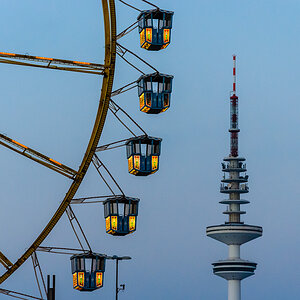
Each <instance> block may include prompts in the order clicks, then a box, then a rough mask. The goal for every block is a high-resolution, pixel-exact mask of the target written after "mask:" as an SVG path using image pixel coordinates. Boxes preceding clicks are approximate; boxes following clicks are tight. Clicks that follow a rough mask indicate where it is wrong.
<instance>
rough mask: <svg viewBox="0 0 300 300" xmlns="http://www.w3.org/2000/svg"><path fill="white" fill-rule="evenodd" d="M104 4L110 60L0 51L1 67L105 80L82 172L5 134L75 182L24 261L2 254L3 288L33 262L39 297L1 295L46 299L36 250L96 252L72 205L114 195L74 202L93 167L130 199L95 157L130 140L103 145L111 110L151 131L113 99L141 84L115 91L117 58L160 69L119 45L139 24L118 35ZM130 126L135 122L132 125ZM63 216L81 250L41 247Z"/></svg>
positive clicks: (21, 150) (0, 141)
mask: <svg viewBox="0 0 300 300" xmlns="http://www.w3.org/2000/svg"><path fill="white" fill-rule="evenodd" d="M101 1H102V9H103V16H104V32H105V58H104V63H103V64H98V63H90V62H81V61H75V60H65V59H56V58H48V57H42V56H32V55H26V54H15V53H7V52H0V64H1V63H3V64H10V65H17V66H25V67H35V68H43V69H51V70H62V71H69V72H77V73H85V74H95V75H100V76H103V81H102V87H101V96H100V101H99V106H98V110H97V115H96V119H95V122H94V127H93V130H92V133H91V136H90V140H89V143H88V145H87V148H86V151H85V154H84V156H83V158H82V161H81V164H80V167H79V168H78V170H73V169H72V168H70V167H68V166H67V165H65V164H63V163H61V162H59V161H57V160H55V159H53V158H50V157H48V156H47V155H44V154H42V153H40V152H39V151H37V150H35V149H33V148H31V147H29V146H27V145H24V144H23V141H22V142H20V141H16V140H14V139H12V138H11V137H8V136H6V135H5V134H1V133H0V145H1V146H4V147H6V148H7V149H9V150H12V151H14V152H16V153H18V154H20V155H22V156H24V157H26V158H28V159H30V160H32V161H34V162H36V163H39V164H41V165H43V166H45V167H47V168H49V169H51V170H53V171H55V172H57V173H59V174H61V175H64V176H65V177H67V178H69V179H70V180H71V185H70V187H69V190H68V191H67V193H66V195H65V197H64V199H63V201H62V202H61V204H60V205H59V207H58V208H57V210H56V212H55V213H54V215H53V216H52V218H51V219H50V221H49V222H48V224H47V225H46V226H45V228H43V230H42V231H41V233H40V234H39V235H38V237H37V238H36V239H35V241H34V242H33V243H32V244H31V245H30V246H29V247H28V248H27V250H26V251H25V252H24V253H23V254H22V255H21V256H20V257H19V259H18V260H16V261H15V262H11V261H10V260H9V258H7V257H6V256H5V254H4V253H2V252H1V251H0V263H1V264H2V265H3V266H4V267H5V268H6V271H5V272H4V273H3V274H2V275H1V274H0V284H2V283H3V282H5V281H6V280H7V279H8V278H9V277H10V276H11V275H12V274H13V273H14V272H15V271H16V270H18V269H19V268H20V267H21V266H22V265H23V264H24V263H25V262H26V261H27V260H28V259H29V258H31V260H32V264H33V270H34V275H35V278H36V281H37V287H38V290H39V294H40V296H39V297H36V296H30V295H27V294H24V293H19V292H15V291H9V290H6V289H0V293H1V294H3V295H7V296H10V297H13V298H17V299H24V300H29V299H40V300H43V299H44V298H43V294H45V295H46V297H47V290H46V287H45V280H44V277H43V274H42V268H41V265H40V263H39V260H38V256H37V251H40V252H46V253H54V254H67V255H74V252H75V254H76V253H77V254H78V253H91V252H92V247H91V244H90V243H89V241H88V239H87V237H86V235H85V233H84V231H83V228H82V226H81V224H80V223H79V220H78V218H77V216H76V215H75V212H74V210H73V209H72V207H71V205H75V204H93V203H101V202H104V201H105V199H107V198H108V197H111V195H107V196H104V195H101V196H87V197H84V198H77V199H75V198H74V196H75V194H76V192H77V190H78V188H79V186H80V185H81V183H82V181H83V179H84V177H85V174H86V172H87V170H88V168H89V166H90V165H91V164H92V165H94V167H95V168H96V171H97V173H98V174H99V175H100V177H101V180H102V181H103V182H104V183H105V185H106V186H107V187H108V189H109V191H110V192H111V194H112V195H114V196H118V194H119V193H120V194H121V195H122V196H121V197H125V193H124V191H123V189H122V188H121V187H120V185H119V184H118V182H117V181H116V179H115V178H114V177H113V175H112V174H111V172H110V171H109V169H108V168H107V167H106V165H105V164H104V163H103V162H102V161H101V160H100V158H99V156H98V155H97V154H96V152H100V151H105V150H110V149H114V148H118V147H123V146H125V144H126V141H128V139H123V140H120V141H113V142H111V143H109V144H106V145H99V141H100V137H101V134H102V131H103V127H104V123H105V121H106V116H107V113H108V111H110V112H111V113H112V115H113V116H114V117H115V118H116V119H117V121H118V122H120V123H121V125H122V126H124V127H125V128H126V129H127V131H128V132H129V133H130V135H131V136H134V137H138V135H137V134H136V133H135V132H136V131H138V132H139V134H140V133H141V132H142V133H143V135H144V136H148V135H147V133H146V131H145V130H144V129H143V128H142V127H141V126H140V125H139V124H138V123H137V122H136V121H135V120H134V119H133V118H132V117H131V116H130V115H129V114H128V113H127V112H126V111H125V110H124V109H123V108H121V107H120V106H119V105H118V104H117V103H116V102H115V101H113V100H112V99H111V98H112V97H114V96H117V95H119V94H122V93H124V92H127V91H129V90H131V89H133V88H136V87H137V81H133V82H130V83H128V84H126V85H125V86H123V87H121V88H118V89H116V90H115V91H112V87H113V81H114V74H115V61H116V57H117V56H119V57H120V58H121V59H122V60H123V61H125V62H126V63H127V64H128V65H129V66H131V67H132V68H134V69H135V70H137V71H138V72H140V73H142V74H145V73H144V71H143V70H141V68H140V67H137V66H136V65H135V63H134V62H132V59H133V60H136V61H138V62H140V63H142V64H143V65H144V66H146V67H148V68H150V69H152V70H154V71H155V72H157V73H158V70H157V69H156V68H155V67H153V66H152V65H150V64H149V63H148V62H147V61H146V60H144V59H142V58H141V57H139V56H138V55H137V54H135V53H134V52H133V51H131V50H129V49H128V48H126V47H125V46H123V45H121V44H120V43H117V40H119V39H121V38H122V37H123V36H125V35H127V34H128V33H130V32H132V31H133V30H134V29H136V28H137V22H134V23H133V24H132V25H130V26H129V27H127V28H126V29H125V30H123V31H121V33H119V34H118V35H117V34H116V12H115V0H101ZM119 1H120V2H122V3H123V4H125V5H127V6H129V7H131V8H133V9H135V10H138V11H141V10H140V9H138V8H135V7H134V6H132V5H130V4H128V3H126V2H125V1H123V0H119ZM142 1H143V2H145V3H147V4H150V5H153V6H154V7H156V8H158V7H157V6H156V5H154V4H152V3H150V2H148V1H146V0H142ZM128 123H130V125H129V124H128ZM132 127H134V128H132ZM111 184H112V185H113V186H114V188H113V187H112V186H111ZM116 191H117V192H116ZM63 214H66V216H67V218H68V220H69V223H70V225H71V228H72V230H73V231H74V234H75V237H76V239H77V241H78V243H79V245H80V249H72V248H59V247H55V246H44V245H42V244H43V242H44V241H45V239H46V238H47V236H48V235H49V233H50V232H51V231H52V230H53V228H54V227H55V226H56V224H57V223H58V221H59V220H60V219H61V217H62V216H63ZM0 250H1V249H0ZM105 256H106V258H107V259H115V257H111V256H107V255H105Z"/></svg>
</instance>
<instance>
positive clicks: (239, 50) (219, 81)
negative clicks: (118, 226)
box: [0, 0, 300, 300]
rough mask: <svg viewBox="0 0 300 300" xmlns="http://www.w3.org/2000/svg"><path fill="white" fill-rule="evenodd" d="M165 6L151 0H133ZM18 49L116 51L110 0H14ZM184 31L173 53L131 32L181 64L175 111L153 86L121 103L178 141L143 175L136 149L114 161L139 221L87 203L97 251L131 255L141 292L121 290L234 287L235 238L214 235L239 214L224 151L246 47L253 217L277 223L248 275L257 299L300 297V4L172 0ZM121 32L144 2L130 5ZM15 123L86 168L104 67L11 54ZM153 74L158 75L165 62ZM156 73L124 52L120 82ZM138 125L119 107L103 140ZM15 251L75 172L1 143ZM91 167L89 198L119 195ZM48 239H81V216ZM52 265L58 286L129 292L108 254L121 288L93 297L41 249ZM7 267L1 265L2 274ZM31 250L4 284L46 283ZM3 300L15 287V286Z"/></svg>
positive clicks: (9, 87) (244, 89) (169, 293)
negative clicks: (226, 178) (106, 30)
mask: <svg viewBox="0 0 300 300" xmlns="http://www.w3.org/2000/svg"><path fill="white" fill-rule="evenodd" d="M130 3H132V4H133V5H136V6H138V7H139V8H142V9H143V8H145V9H149V6H147V5H146V4H143V3H142V2H141V1H131V2H130ZM1 4H2V7H1V11H0V26H1V28H2V30H1V34H0V40H1V45H2V46H1V48H0V51H3V52H14V53H21V54H25V53H28V54H32V55H40V56H47V57H57V58H65V59H76V60H81V61H91V62H99V63H101V62H102V61H103V52H104V44H103V39H104V36H103V25H102V24H103V22H102V11H101V5H100V1H96V0H90V1H84V2H83V1H79V0H72V1H71V0H63V1H58V0H51V1H47V3H45V4H43V3H41V2H40V1H37V0H27V1H26V3H25V2H24V1H23V2H21V1H18V0H2V2H1ZM157 4H158V5H159V6H160V7H161V8H163V9H167V10H174V11H175V15H174V29H173V32H172V44H171V45H170V46H169V47H168V48H167V49H165V50H163V51H160V52H154V53H153V52H147V51H145V50H143V49H140V48H139V37H138V33H137V30H136V31H134V32H132V33H131V34H130V35H129V36H126V37H124V39H122V40H121V41H120V42H121V43H122V44H124V45H125V46H127V47H129V48H130V49H132V50H134V51H136V53H138V54H139V55H142V56H143V57H144V58H147V60H148V61H149V62H150V63H151V64H153V65H154V66H156V67H157V68H158V69H159V70H160V71H161V72H162V73H167V74H172V75H174V85H173V95H172V103H171V108H170V109H169V110H168V111H167V112H165V113H164V114H161V115H153V116H151V115H146V114H143V113H141V112H139V108H138V97H137V91H136V90H132V91H130V92H128V93H125V94H124V95H120V96H118V97H116V98H115V99H114V100H115V101H116V102H117V103H118V104H120V105H121V106H122V107H123V108H125V109H126V110H127V111H128V112H129V113H130V114H131V115H132V116H134V118H135V119H136V120H137V121H138V122H139V123H140V124H141V125H142V126H143V127H144V128H145V129H147V132H148V133H149V134H151V135H153V136H158V137H162V138H163V143H162V154H161V161H160V162H161V164H160V170H159V172H158V173H156V174H154V175H152V176H149V177H147V178H137V177H135V176H132V175H130V174H128V173H127V161H126V155H125V149H124V148H121V149H117V150H114V151H110V152H106V153H103V154H102V156H101V158H102V159H103V161H104V162H105V163H106V164H107V166H108V167H109V169H110V170H111V172H112V173H113V174H114V175H115V176H116V178H117V179H118V182H119V183H120V184H121V185H122V187H123V189H124V190H125V191H126V194H127V195H129V196H132V197H138V198H140V199H141V202H140V213H139V218H138V230H137V232H136V233H134V234H133V235H131V236H127V237H120V238H115V237H112V236H108V235H106V234H105V229H104V218H103V208H102V206H101V205H91V206H84V207H78V206H76V207H75V208H74V210H75V212H76V214H77V215H78V218H79V219H80V221H81V223H82V225H83V227H84V229H85V231H86V233H87V235H88V237H89V239H90V241H91V243H92V246H93V249H94V250H95V251H97V252H102V253H107V254H109V255H110V254H117V255H130V256H132V258H133V260H132V261H130V262H123V263H121V265H120V282H121V283H123V282H124V283H126V291H125V292H122V293H120V299H124V300H125V299H128V300H133V299H134V300H135V299H138V300H140V299H143V300H153V299H156V300H165V299H172V300H182V299H189V300H196V299H197V300H198V299H201V300H206V299H216V300H217V299H226V295H227V286H226V281H225V280H223V279H220V278H218V277H216V276H214V275H212V267H211V263H212V262H214V261H216V260H219V259H222V258H226V257H227V247H226V246H225V245H223V244H221V243H218V242H216V241H214V240H211V239H209V238H207V237H206V236H205V228H206V226H209V225H214V224H221V223H223V222H224V221H225V216H224V215H222V211H223V210H224V209H225V207H222V206H221V205H220V204H219V203H218V202H219V201H220V200H222V199H223V196H222V195H221V194H220V193H219V192H218V189H219V183H220V179H221V176H222V172H221V161H222V159H223V157H225V156H227V155H228V154H229V134H228V127H229V92H230V90H231V88H232V54H233V53H235V54H237V73H238V77H237V94H238V96H239V99H240V106H239V110H240V128H241V134H240V155H241V156H244V157H246V159H247V166H248V174H249V177H250V178H249V179H250V180H249V187H250V193H249V194H247V197H246V199H248V200H250V201H251V204H250V205H247V206H245V209H246V211H247V215H245V216H244V217H243V220H244V221H245V222H246V223H248V224H253V225H260V226H263V229H264V235H263V237H262V238H260V239H258V240H256V241H253V242H250V243H249V244H246V245H244V246H242V251H241V257H242V258H243V259H247V260H251V261H254V262H257V263H258V268H257V271H256V275H255V276H253V277H251V278H249V279H246V280H244V281H243V283H242V294H243V299H244V300H250V299H256V300H263V299H273V300H277V299H278V300H281V299H283V298H288V299H297V298H298V297H299V293H300V290H299V282H298V278H299V275H300V274H299V271H298V268H297V267H295V266H297V265H299V263H300V258H299V251H300V235H299V225H300V221H299V211H300V202H299V194H300V192H299V185H298V176H299V174H298V173H299V172H298V165H299V163H300V160H299V158H298V157H299V150H300V142H299V139H298V135H299V127H300V119H299V111H300V102H299V98H300V85H299V84H298V81H299V77H300V71H299V70H300V68H299V66H300V58H299V53H300V51H299V50H300V41H299V33H300V23H299V9H300V3H299V1H292V0H287V1H279V0H277V1H274V0H272V1H269V0H265V1H259V0H252V1H247V0H244V1H232V0H228V1H220V0H219V1H218V0H215V1H201V0H199V1H170V0H162V1H159V2H157ZM117 15H118V31H119V32H120V31H121V30H122V29H124V28H125V27H126V26H128V25H130V24H131V23H133V22H134V21H135V19H136V16H137V12H135V11H133V10H131V9H129V8H127V7H125V6H124V5H122V4H121V3H117ZM0 68H1V71H0V80H1V89H0V97H1V99H2V102H1V103H2V115H1V118H0V124H1V128H2V129H1V133H5V134H7V135H8V136H9V137H12V138H14V139H16V140H17V141H20V142H21V143H23V144H25V145H28V146H31V147H32V148H34V149H37V150H39V151H40V152H42V153H45V154H47V155H49V156H50V157H53V158H54V159H57V160H59V161H61V162H64V163H65V164H67V165H69V166H71V167H73V168H75V169H76V168H78V166H79V163H80V161H81V158H82V156H83V153H84V151H85V148H86V145H87V142H88V138H89V134H90V132H91V129H92V125H93V121H94V117H95V111H96V108H97V105H98V99H99V95H100V87H101V78H98V77H95V76H93V75H79V74H69V73H64V72H58V71H50V70H36V69H28V68H24V67H19V68H18V67H14V66H6V65H1V66H0ZM147 72H151V70H150V69H148V70H147ZM139 76H140V74H139V73H138V72H137V71H135V70H133V69H131V68H130V67H129V66H127V65H126V64H124V63H123V62H122V61H118V62H117V72H116V80H115V86H114V88H118V87H120V86H122V85H124V84H126V83H128V82H131V81H133V80H135V79H137V78H138V77H139ZM126 137H128V134H127V133H126V131H125V130H124V129H123V128H122V127H121V126H120V125H119V124H118V123H117V122H116V120H114V119H113V117H112V116H111V115H109V116H108V118H107V123H106V125H105V130H104V134H103V137H102V142H101V143H107V142H111V141H114V140H118V139H121V138H126ZM0 161H1V172H0V179H1V184H2V188H1V189H0V197H1V211H0V226H1V228H2V231H1V248H0V250H1V251H2V252H3V253H4V254H5V255H7V256H8V257H9V258H11V259H12V260H15V259H17V257H18V256H19V255H20V254H21V253H22V252H23V251H24V249H26V247H28V246H29V245H30V244H31V242H32V241H33V240H34V238H35V237H36V236H37V234H38V233H39V232H40V230H41V229H42V228H43V226H45V224H46V223H47V222H48V220H49V219H50V217H51V215H52V214H53V213H54V211H55V209H56V208H57V206H58V205H59V203H60V201H61V200H62V198H63V196H64V194H65V192H66V190H67V188H68V186H69V181H68V180H67V179H65V178H63V177H62V176H60V175H58V174H55V173H54V172H51V171H49V170H48V169H46V168H44V167H42V166H40V165H37V164H34V163H32V162H31V161H28V160H26V159H25V158H23V157H20V156H17V155H16V154H15V153H12V152H9V151H8V150H7V149H4V148H0ZM107 193H108V191H107V190H106V188H105V186H104V185H103V183H102V182H101V181H100V179H99V177H98V176H97V174H96V172H95V170H93V169H92V168H91V169H90V170H89V172H88V174H87V176H86V178H85V180H84V182H83V184H82V186H81V187H80V190H79V191H78V194H77V195H78V196H89V195H101V194H102V195H103V194H107ZM44 245H51V246H69V247H77V246H78V245H77V244H76V240H75V238H74V236H73V233H72V231H71V229H70V226H69V224H68V223H67V219H66V216H64V217H63V218H62V219H61V221H60V222H59V224H58V226H57V227H56V228H55V230H54V231H53V232H52V233H51V234H50V236H49V238H48V239H47V240H46V241H45V243H44ZM39 257H40V262H41V264H42V267H43V270H44V272H45V273H46V274H47V273H48V274H52V273H55V274H56V275H57V298H58V299H75V300H76V299H91V300H93V299H113V297H114V284H115V283H114V264H113V263H112V262H108V263H107V270H106V273H105V286H104V288H103V289H101V290H99V291H96V292H95V293H93V294H82V293H79V292H77V291H73V290H72V276H71V271H70V262H69V257H68V256H56V255H49V254H40V256H39ZM2 271H4V270H3V269H1V272H2ZM33 278H34V277H33V271H32V266H31V262H30V261H28V262H27V263H26V264H25V265H24V266H22V268H21V269H20V270H18V271H17V272H16V273H15V274H14V276H13V277H12V278H10V279H9V280H8V281H7V282H5V283H4V284H3V288H8V289H14V290H19V291H22V292H28V293H30V294H35V295H37V293H38V291H37V287H36V285H35V283H34V281H33ZM1 299H2V298H1Z"/></svg>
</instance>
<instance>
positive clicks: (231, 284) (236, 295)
mask: <svg viewBox="0 0 300 300" xmlns="http://www.w3.org/2000/svg"><path fill="white" fill-rule="evenodd" d="M228 300H241V281H240V280H228Z"/></svg>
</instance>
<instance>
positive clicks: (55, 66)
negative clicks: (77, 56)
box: [0, 52, 106, 75]
mask: <svg viewBox="0 0 300 300" xmlns="http://www.w3.org/2000/svg"><path fill="white" fill-rule="evenodd" d="M25 61H30V62H25ZM0 63H3V64H11V65H19V66H27V67H37V68H45V69H52V70H63V71H72V72H80V73H90V74H97V75H103V74H104V71H105V69H106V67H105V66H104V65H101V64H96V63H89V62H81V61H73V60H66V59H57V58H49V57H42V56H32V55H27V54H16V53H7V52H0Z"/></svg>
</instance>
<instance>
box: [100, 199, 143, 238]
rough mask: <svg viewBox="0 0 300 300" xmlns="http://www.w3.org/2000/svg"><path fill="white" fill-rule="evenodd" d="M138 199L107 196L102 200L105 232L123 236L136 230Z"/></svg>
mask: <svg viewBox="0 0 300 300" xmlns="http://www.w3.org/2000/svg"><path fill="white" fill-rule="evenodd" d="M139 201H140V200H139V199H137V198H130V197H125V196H115V197H111V198H107V199H106V200H105V201H104V202H103V205H104V218H105V224H106V233H108V234H111V235H115V236H124V235H127V234H129V233H133V232H134V231H135V230H136V222H137V215H138V205H139Z"/></svg>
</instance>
